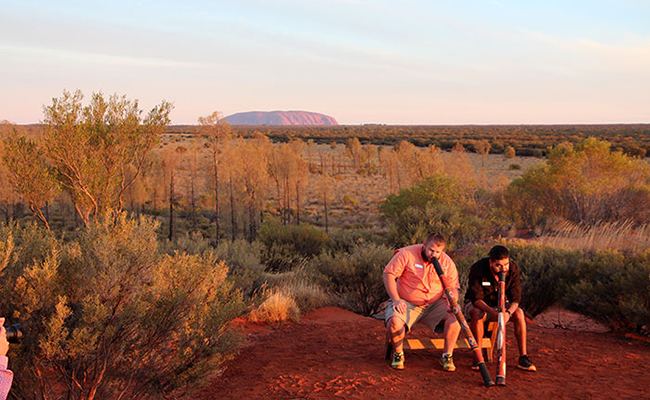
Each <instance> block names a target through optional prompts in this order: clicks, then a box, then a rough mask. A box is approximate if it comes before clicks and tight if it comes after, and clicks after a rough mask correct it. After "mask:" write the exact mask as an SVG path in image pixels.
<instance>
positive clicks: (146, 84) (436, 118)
mask: <svg viewBox="0 0 650 400" xmlns="http://www.w3.org/2000/svg"><path fill="white" fill-rule="evenodd" d="M649 21H650V0H619V1H601V0H590V1H581V0H577V1H567V0H558V1H556V0H527V1H523V0H512V1H510V0H455V1H439V0H428V1H425V0H394V1H388V0H267V1H261V0H260V1H254V0H236V1H207V0H205V1H203V0H184V1H170V0H157V1H149V0H128V1H123V0H111V1H93V0H83V1H75V0H65V1H64V0H48V1H45V0H40V1H32V0H0V120H8V121H10V122H14V123H20V124H24V123H36V122H39V121H41V120H42V119H43V106H45V105H50V104H52V99H53V98H57V97H60V96H61V95H62V93H63V91H64V90H68V91H74V90H77V89H79V90H81V91H82V92H83V93H84V95H85V96H86V99H88V98H90V96H91V94H92V93H95V92H102V93H104V94H106V95H110V94H114V93H117V94H119V95H126V96H127V98H129V99H137V100H138V101H139V105H140V107H141V109H143V110H144V111H145V112H146V111H148V110H150V109H151V108H153V107H154V106H155V105H156V104H159V103H160V102H161V101H162V100H167V101H170V102H172V103H173V104H174V110H173V111H172V113H171V119H172V123H173V124H196V123H197V119H198V118H199V117H200V116H207V115H209V114H211V113H212V112H214V111H219V112H221V113H222V114H223V115H224V116H227V115H230V114H234V113H237V112H245V111H273V110H305V111H313V112H319V113H323V114H327V115H329V116H332V117H334V118H336V119H337V121H338V122H339V123H340V124H348V125H357V124H366V123H383V124H400V125H415V124H418V125H422V124H424V125H438V124H563V123H576V124H581V123H582V124H590V123H650V23H649Z"/></svg>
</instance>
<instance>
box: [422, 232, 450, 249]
mask: <svg viewBox="0 0 650 400" xmlns="http://www.w3.org/2000/svg"><path fill="white" fill-rule="evenodd" d="M432 241H433V243H435V244H436V245H438V246H440V245H441V244H446V243H447V239H445V237H444V236H442V235H441V234H439V233H437V232H436V233H432V234H430V235H429V236H427V239H426V240H425V241H424V243H430V242H432Z"/></svg>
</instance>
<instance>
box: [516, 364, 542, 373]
mask: <svg viewBox="0 0 650 400" xmlns="http://www.w3.org/2000/svg"><path fill="white" fill-rule="evenodd" d="M517 368H519V369H523V370H524V371H530V372H536V371H537V367H535V366H534V365H531V366H530V367H528V368H526V367H524V366H521V365H517Z"/></svg>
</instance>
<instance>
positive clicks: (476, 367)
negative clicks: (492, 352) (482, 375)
mask: <svg viewBox="0 0 650 400" xmlns="http://www.w3.org/2000/svg"><path fill="white" fill-rule="evenodd" d="M470 368H471V369H472V371H478V370H479V368H478V361H476V360H474V361H472V366H471V367H470Z"/></svg>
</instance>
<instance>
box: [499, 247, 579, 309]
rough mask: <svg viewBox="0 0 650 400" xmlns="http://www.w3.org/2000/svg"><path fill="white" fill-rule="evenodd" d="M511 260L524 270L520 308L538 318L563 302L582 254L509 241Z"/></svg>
mask: <svg viewBox="0 0 650 400" xmlns="http://www.w3.org/2000/svg"><path fill="white" fill-rule="evenodd" d="M506 246H508V248H509V250H510V257H511V259H512V260H514V261H516V262H517V264H518V265H519V268H520V269H521V281H522V300H521V306H522V308H523V309H524V310H525V311H526V313H527V314H529V315H530V316H532V317H535V316H537V315H539V314H541V313H543V312H544V311H546V309H548V308H549V307H550V306H552V305H555V304H558V303H560V302H561V300H562V298H563V297H564V294H565V293H566V290H567V287H568V286H569V285H570V284H571V282H572V279H573V278H572V273H571V271H572V270H573V268H575V266H576V265H577V264H578V263H579V262H580V260H581V259H582V257H583V255H582V254H581V252H580V251H575V250H566V249H562V248H558V247H550V246H545V245H542V244H539V243H531V242H526V241H523V240H514V241H509V242H508V243H507V244H506Z"/></svg>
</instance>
